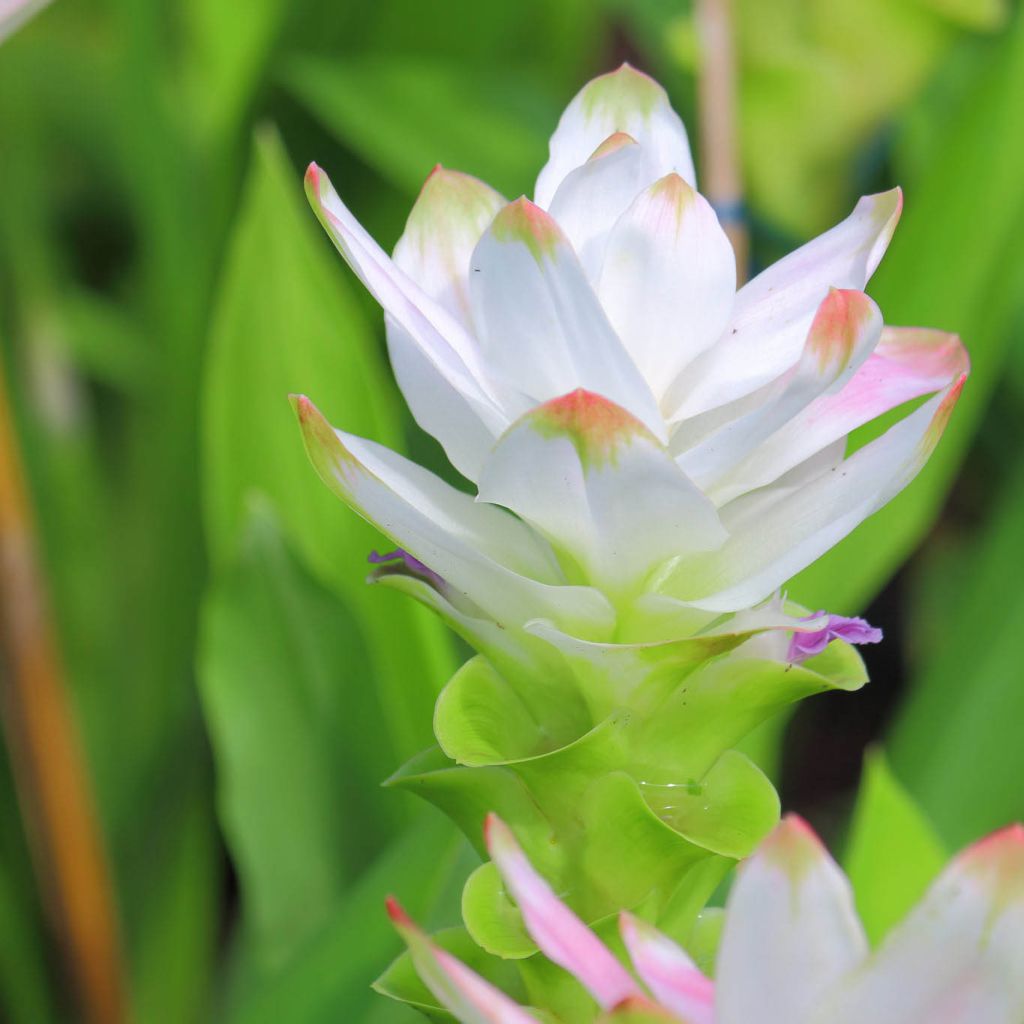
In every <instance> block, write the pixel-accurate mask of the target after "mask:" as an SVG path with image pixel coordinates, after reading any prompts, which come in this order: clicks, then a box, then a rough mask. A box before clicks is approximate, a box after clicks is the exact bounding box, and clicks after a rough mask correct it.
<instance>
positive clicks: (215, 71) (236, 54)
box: [180, 0, 289, 144]
mask: <svg viewBox="0 0 1024 1024" xmlns="http://www.w3.org/2000/svg"><path fill="white" fill-rule="evenodd" d="M288 7H289V5H287V4H286V3H285V2H284V0H248V2H247V3H246V5H245V16H244V17H239V13H238V11H237V10H236V9H235V8H234V6H232V5H231V4H225V3H210V2H209V0H188V2H186V3H183V4H181V5H180V11H181V15H182V19H183V22H184V27H185V29H186V32H187V36H188V41H189V44H190V45H189V46H188V47H187V48H186V50H185V57H186V62H187V63H186V71H187V75H186V78H185V81H184V83H183V86H184V88H183V92H184V94H185V98H186V99H187V101H188V102H189V107H190V112H191V115H192V120H193V122H194V126H195V127H196V128H198V131H199V133H200V134H201V135H202V136H203V137H204V139H205V140H206V141H207V142H208V144H209V143H213V144H220V143H221V142H223V141H225V140H226V139H228V138H230V137H231V136H233V135H234V132H235V129H236V126H237V124H238V123H239V121H240V120H241V117H242V114H243V113H244V111H245V107H246V105H247V103H248V102H249V99H250V96H251V93H252V91H253V89H254V87H255V85H256V84H257V83H258V82H259V80H260V78H261V77H262V75H263V73H264V71H265V69H266V65H267V62H268V58H269V56H270V51H271V49H272V45H273V42H274V39H275V37H276V35H277V33H278V32H279V31H280V29H281V26H282V24H283V22H284V20H285V12H286V11H287V10H288Z"/></svg>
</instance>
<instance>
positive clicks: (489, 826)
mask: <svg viewBox="0 0 1024 1024" xmlns="http://www.w3.org/2000/svg"><path fill="white" fill-rule="evenodd" d="M497 820H498V816H497V815H496V814H495V813H494V811H491V812H490V813H489V814H488V815H487V817H486V818H484V845H485V846H486V847H487V849H490V848H491V835H492V833H493V830H494V825H495V823H496V822H497Z"/></svg>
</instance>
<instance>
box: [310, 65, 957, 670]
mask: <svg viewBox="0 0 1024 1024" xmlns="http://www.w3.org/2000/svg"><path fill="white" fill-rule="evenodd" d="M693 181H694V173H693V165H692V161H691V159H690V153H689V146H688V143H687V138H686V132H685V130H684V128H683V125H682V122H681V121H680V120H679V118H678V116H677V115H676V114H675V113H674V112H673V111H672V109H671V107H670V106H669V103H668V99H667V97H666V95H665V92H664V90H662V88H661V87H660V86H659V85H657V84H656V83H655V82H654V81H652V80H651V79H650V78H648V77H647V76H646V75H643V74H640V73H639V72H637V71H635V70H633V69H632V68H630V67H628V66H623V67H622V68H620V69H619V70H618V71H616V72H614V73H612V74H609V75H605V76H602V77H601V78H598V79H596V80H594V81H593V82H591V83H590V84H589V85H587V86H586V87H585V88H584V89H583V90H582V91H581V92H580V94H579V95H578V96H577V97H576V98H575V99H574V100H573V101H572V103H571V104H570V105H569V107H568V109H567V110H566V112H565V113H564V115H563V116H562V119H561V121H560V122H559V125H558V128H557V130H556V131H555V134H554V136H553V137H552V139H551V158H550V160H549V162H548V164H547V165H546V166H545V167H544V169H543V170H542V171H541V173H540V176H539V178H538V181H537V188H536V193H535V200H536V201H535V202H530V201H529V200H527V199H525V198H522V199H518V200H516V201H515V202H512V203H507V202H506V201H505V200H504V199H503V198H502V197H501V196H499V195H498V194H497V193H496V192H494V191H493V190H492V189H491V188H489V187H488V186H487V185H485V184H483V183H482V182H480V181H477V180H476V179H474V178H472V177H469V176H467V175H464V174H460V173H456V172H452V171H447V170H443V169H440V168H438V169H436V170H435V171H434V172H433V174H431V176H430V177H429V179H428V180H427V182H426V184H425V185H424V187H423V191H422V193H421V195H420V197H419V199H418V200H417V202H416V205H415V206H414V208H413V210H412V213H411V215H410V217H409V221H408V224H407V227H406V230H405V233H404V235H403V236H402V238H401V240H400V241H399V243H398V245H397V246H396V249H395V254H394V258H393V259H389V258H388V256H387V255H386V254H385V253H384V252H383V251H382V250H381V248H380V247H379V246H378V245H377V244H376V243H375V242H374V241H373V239H371V238H370V237H369V235H368V234H367V233H366V232H365V231H364V230H363V228H362V227H361V226H360V225H359V224H358V222H357V221H356V220H355V218H354V217H353V216H352V214H351V213H350V212H349V210H348V209H347V208H346V207H345V206H344V204H343V203H342V202H341V200H340V199H339V198H338V196H337V194H336V193H335V192H334V190H333V188H332V187H331V185H330V182H329V181H328V180H327V177H326V176H325V175H324V173H323V172H322V171H321V170H320V169H319V168H317V167H316V165H312V166H311V167H310V169H309V172H308V175H307V189H308V192H309V195H310V199H311V201H312V203H313V205H314V207H315V209H316V210H317V213H318V215H319V217H320V218H321V220H322V222H323V224H324V225H325V227H326V228H327V230H328V231H329V233H330V234H331V237H332V238H333V239H334V241H335V243H336V245H337V247H338V248H339V250H340V251H341V253H342V255H343V256H344V257H345V259H346V260H347V261H348V263H349V264H350V266H351V267H352V268H353V270H354V271H355V272H356V274H357V275H358V276H359V277H360V279H361V280H362V281H363V283H364V284H365V285H366V286H367V287H368V288H369V290H370V291H371V292H372V293H373V294H374V295H375V296H376V297H377V299H378V300H379V301H380V303H381V305H382V306H383V307H384V310H385V313H386V322H387V334H388V346H389V351H390V355H391V361H392V364H393V366H394V369H395V373H396V376H397V378H398V382H399V384H400V386H401V388H402V391H403V393H404V395H405V397H406V399H407V401H408V403H409V405H410V408H411V409H412V411H413V413H414V415H415V417H416V419H417V421H418V422H419V423H420V425H421V426H422V427H423V428H424V429H426V430H427V431H429V432H430V433H431V434H433V435H434V436H435V437H436V438H437V439H438V440H439V441H440V443H441V444H442V445H443V446H444V449H445V451H446V452H447V454H448V457H449V458H450V459H451V461H452V463H453V464H454V465H455V466H456V467H457V468H458V469H459V470H460V471H461V472H462V473H463V474H464V475H465V476H466V477H467V478H468V479H469V480H471V481H472V482H473V483H474V484H475V485H476V488H477V494H476V495H475V497H474V496H471V495H467V494H465V493H462V492H460V491H458V490H456V489H454V488H452V487H450V486H448V485H447V484H446V483H443V482H442V481H441V480H439V479H437V478H436V477H434V476H433V475H432V474H430V473H427V472H425V471H424V470H422V469H421V468H419V467H417V466H415V465H413V464H412V463H410V462H409V461H407V460H406V459H404V458H402V457H400V456H398V455H396V454H395V453H393V452H390V451H387V450H386V449H384V448H381V447H380V446H378V445H376V444H374V443H373V442H371V441H365V440H362V439H360V438H355V437H352V436H350V435H347V434H344V433H341V432H340V431H339V432H335V431H334V430H332V429H331V428H330V427H329V426H328V425H327V424H326V423H325V422H324V421H323V419H322V417H321V416H320V414H319V413H318V412H317V410H316V408H315V407H314V406H313V405H312V403H311V402H309V400H308V399H305V398H300V399H297V400H296V401H297V408H298V411H299V413H300V419H301V421H302V423H303V426H304V432H305V436H306V441H307V445H308V447H309V450H310V453H311V456H312V458H313V461H314V463H315V464H316V466H317V468H318V470H319V472H320V473H321V475H322V476H323V478H324V479H325V481H326V482H327V483H328V484H329V485H330V486H331V487H332V488H333V489H334V490H335V491H336V492H337V493H338V494H339V495H340V496H341V497H342V498H343V499H344V500H345V501H346V502H348V503H349V504H350V505H351V506H352V507H354V508H355V509H357V510H358V511H359V512H361V513H362V514H363V515H364V516H365V517H366V518H368V519H369V520H370V521H371V522H373V523H375V524H376V525H377V526H378V527H379V528H380V529H381V530H382V531H383V532H384V533H386V534H388V535H389V536H390V537H391V538H392V539H393V540H394V541H395V542H396V543H397V544H398V545H400V548H401V549H403V550H400V551H399V552H397V553H396V554H397V555H398V556H401V555H402V554H403V551H404V552H407V553H408V554H409V555H411V556H412V557H413V559H414V561H413V562H409V561H407V560H405V561H401V562H397V563H396V565H395V566H394V567H393V568H392V570H391V571H389V570H387V569H385V570H383V571H378V576H386V577H388V581H389V582H390V583H392V584H393V585H397V586H402V587H404V588H405V589H407V590H409V591H410V592H412V593H413V594H414V595H415V596H416V597H417V598H418V599H420V600H422V601H424V602H425V603H427V604H429V605H431V606H432V607H434V608H435V609H436V610H438V611H439V612H440V613H441V614H442V615H443V616H444V617H445V618H446V619H447V621H449V622H450V623H451V624H452V625H453V626H454V627H455V628H456V629H458V630H460V631H461V632H462V633H463V634H464V635H465V636H466V637H467V638H468V639H470V641H471V642H473V643H474V644H475V645H477V646H478V648H480V649H482V650H484V649H486V650H487V651H488V653H489V654H493V653H494V651H495V650H497V649H499V648H501V649H503V650H504V651H505V652H506V653H507V654H509V655H510V656H513V657H516V658H519V659H522V658H527V657H528V658H532V659H533V660H534V661H536V660H537V659H538V658H540V659H541V660H543V653H542V652H540V647H541V646H545V645H546V646H547V649H548V651H550V647H551V646H554V647H556V648H558V649H560V650H562V651H563V652H568V653H569V654H570V655H571V656H572V657H574V658H577V659H582V660H587V661H590V662H595V661H597V662H601V663H602V664H604V663H607V661H608V657H607V654H608V651H607V649H606V648H605V647H599V646H595V645H600V644H607V643H608V642H610V641H614V642H615V644H617V645H621V644H626V645H627V646H628V645H630V644H640V643H651V642H657V643H661V642H666V641H673V640H678V639H680V638H685V637H692V636H693V635H694V634H696V633H698V632H705V633H706V632H707V631H708V630H709V629H711V630H712V631H718V632H722V631H724V632H726V633H728V634H730V635H732V636H735V637H737V638H738V639H736V642H737V643H738V642H739V639H741V638H743V637H746V636H750V635H752V634H753V633H754V632H758V631H765V630H768V631H775V632H776V633H777V634H778V641H777V642H776V643H775V645H774V647H773V651H774V653H773V654H772V656H773V657H775V658H777V659H778V660H779V661H783V660H785V659H786V654H787V649H788V641H787V636H788V631H791V630H794V629H796V630H806V631H808V632H816V631H818V632H820V630H821V629H822V628H823V627H824V625H825V623H826V621H827V620H825V619H822V620H821V621H818V620H811V621H809V622H795V621H794V619H793V618H792V617H791V616H788V615H781V614H780V613H779V610H778V608H777V607H775V606H770V607H767V608H763V607H762V608H761V610H760V611H759V612H758V613H756V614H755V615H754V616H753V617H751V616H750V615H749V614H748V616H747V618H746V619H744V620H743V621H742V622H736V621H735V620H729V619H725V620H723V619H721V614H722V613H727V614H729V613H734V612H740V611H743V610H747V609H753V608H757V607H758V606H760V603H761V602H762V601H764V600H765V599H766V598H768V597H769V596H770V595H772V594H773V593H774V592H776V591H777V589H778V588H779V587H780V586H782V585H783V584H784V583H785V582H786V580H788V579H789V578H790V577H791V576H793V575H794V574H795V573H797V572H798V571H799V570H801V569H802V568H804V567H805V566H806V565H808V564H809V563H810V562H812V561H813V560H814V559H816V558H817V557H818V556H819V555H821V554H822V553H823V552H824V551H826V550H827V549H828V548H830V547H831V546H833V545H834V544H835V543H837V542H838V541H839V540H840V539H842V538H843V537H844V536H845V535H846V534H847V533H849V532H850V530H852V529H853V528H854V527H855V526H856V525H857V524H858V523H860V522H861V521H862V520H863V519H865V518H866V517H867V516H869V515H870V514H871V513H872V512H874V511H875V510H876V509H878V508H879V507H880V506H882V505H883V504H885V503H886V502H887V501H888V500H889V499H890V498H892V497H893V496H894V495H895V494H896V493H897V492H898V491H899V490H900V489H901V488H902V487H903V486H905V485H906V484H907V483H908V482H909V481H910V479H911V478H912V477H913V476H914V475H915V474H916V472H917V471H918V470H919V469H920V467H921V466H922V465H923V464H924V462H925V460H926V459H927V457H928V455H929V453H930V452H931V450H932V449H933V447H934V446H935V444H936V442H937V441H938V438H939V436H940V434H941V433H942V430H943V428H944V426H945V424H946V421H947V420H948V418H949V415H950V412H951V411H952V408H953V405H954V404H955V402H956V400H957V397H958V395H959V393H960V389H961V386H962V384H963V381H964V378H965V376H966V373H967V365H968V364H967V357H966V354H965V352H964V349H963V347H962V346H961V344H960V342H959V340H958V339H957V338H956V337H954V336H952V335H949V334H944V333H940V332H938V331H931V330H918V329H905V328H886V327H883V324H882V317H881V313H880V312H879V310H878V308H877V306H876V305H875V303H874V302H873V301H872V300H871V299H870V298H868V296H867V295H865V294H864V292H863V291H861V290H860V289H862V288H863V287H864V286H865V284H866V282H867V279H868V277H869V276H870V275H871V273H872V271H873V270H874V269H875V267H876V266H877V264H878V262H879V260H880V259H881V257H882V254H883V252H884V250H885V247H886V245H887V244H888V241H889V238H890V236H891V235H892V232H893V229H894V227H895V225H896V221H897V219H898V217H899V212H900V208H901V204H902V199H901V195H900V193H899V191H898V190H894V191H892V192H887V193H883V194H881V195H877V196H869V197H866V198H864V199H862V200H861V201H860V202H859V203H858V204H857V207H856V209H855V210H854V211H853V213H852V214H851V215H850V217H848V218H847V219H846V220H845V221H843V222H842V223H841V224H839V225H838V226H836V227H835V228H833V229H832V230H830V231H828V232H826V233H825V234H824V235H822V236H821V237H819V238H817V239H815V240H813V241H812V242H810V243H808V244H807V245H805V246H804V247H803V248H801V249H799V250H797V251H796V252H794V253H792V254H791V255H790V256H788V257H786V258H785V259H783V260H781V261H780V262H779V263H777V264H775V265H774V266H772V267H770V268H768V269H767V270H766V271H764V272H763V273H762V274H761V275H759V276H758V277H756V278H755V279H754V280H753V281H751V282H750V283H749V284H747V285H745V286H743V287H742V288H740V289H739V291H736V288H735V266H734V259H733V253H732V250H731V248H730V245H729V242H728V240H727V238H726V236H725V234H724V232H723V231H722V229H721V227H720V226H719V223H718V220H717V218H716V216H715V214H714V212H713V211H712V209H711V207H710V206H709V204H708V203H707V202H706V200H704V199H703V198H702V197H701V196H700V195H699V193H697V192H696V191H695V190H694V187H693ZM927 395H931V396H932V397H931V398H930V399H928V400H927V401H925V402H924V403H923V404H921V405H920V406H919V407H918V408H916V409H914V411H912V412H910V414H909V415H907V416H906V417H905V418H904V419H902V420H900V421H899V422H897V423H896V425H895V426H892V427H891V428H890V429H889V430H888V431H887V432H886V433H884V434H883V435H882V436H881V437H879V438H877V439H876V440H874V441H872V442H871V443H869V444H867V445H865V446H864V447H862V448H861V449H859V450H858V451H857V452H855V453H854V454H853V455H851V456H849V457H844V456H845V450H846V437H847V434H848V433H849V432H850V431H851V430H853V429H854V428H856V427H858V426H860V425H862V424H864V423H866V422H868V421H870V420H872V419H874V418H875V417H876V416H878V415H880V414H882V413H884V412H887V411H888V410H890V409H893V408H895V407H898V406H902V405H903V404H904V403H907V402H910V401H911V400H914V399H919V398H921V397H923V396H927ZM509 511H511V512H513V513H514V516H513V515H509V514H508V512H509ZM410 565H421V566H425V567H426V568H427V569H428V570H429V573H422V572H416V571H410V570H409V566H410ZM399 576H401V579H399V578H398V577H399ZM525 634H529V636H526V635H525ZM537 637H540V638H541V641H542V643H541V644H540V645H538V642H537V640H536V638H537ZM524 652H527V653H524ZM539 652H540V653H539ZM623 652H625V655H626V660H627V662H629V663H630V664H632V665H633V666H634V667H635V666H636V664H637V658H636V655H637V651H636V650H635V649H633V648H630V649H623V648H619V649H618V651H617V653H618V654H622V653H623ZM648 661H649V659H648ZM616 671H620V672H621V671H622V666H621V665H620V666H618V667H617V669H616Z"/></svg>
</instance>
